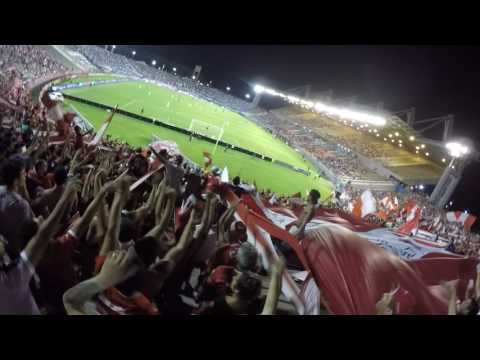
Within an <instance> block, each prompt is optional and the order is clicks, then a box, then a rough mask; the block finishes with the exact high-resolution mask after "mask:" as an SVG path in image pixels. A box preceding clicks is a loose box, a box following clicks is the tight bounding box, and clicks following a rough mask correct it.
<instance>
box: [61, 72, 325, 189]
mask: <svg viewBox="0 0 480 360" xmlns="http://www.w3.org/2000/svg"><path fill="white" fill-rule="evenodd" d="M82 80H87V79H83V78H82ZM64 92H65V93H66V94H70V95H73V96H77V97H80V98H83V99H88V100H91V101H95V102H99V103H102V104H105V105H110V106H114V105H115V104H118V106H119V108H121V109H123V110H126V111H129V112H133V113H137V114H140V111H141V109H142V108H143V109H144V113H143V115H144V116H147V117H152V118H155V119H158V120H161V121H163V122H167V123H169V124H172V125H176V126H179V127H183V128H187V129H188V128H189V126H190V123H191V120H192V119H197V120H200V121H202V122H204V123H209V124H212V125H215V126H218V127H222V126H224V135H223V137H222V140H223V141H225V142H227V143H230V144H233V145H236V146H241V147H243V148H246V149H249V150H252V151H255V152H257V153H260V154H263V155H266V156H269V157H271V158H273V159H277V160H281V161H283V162H286V163H289V164H291V165H294V166H296V167H299V168H302V169H305V170H307V169H308V168H310V171H312V169H314V167H313V165H311V164H310V163H308V162H307V161H305V160H304V159H302V156H301V155H300V154H299V153H298V152H296V151H295V150H294V149H292V148H290V147H289V146H287V145H286V144H284V143H283V142H282V141H280V140H278V139H276V138H275V137H273V136H272V135H271V134H270V133H268V132H267V131H265V130H263V129H262V128H260V127H259V126H257V125H256V124H254V123H253V122H251V121H249V120H247V119H246V118H244V117H243V116H241V115H239V114H237V113H234V112H232V111H229V110H227V109H223V108H222V107H220V106H217V105H215V104H212V103H209V102H206V101H204V100H200V99H196V98H193V97H191V96H188V95H185V94H182V93H179V92H176V91H172V90H170V89H167V88H165V87H160V86H157V85H154V84H149V83H144V82H138V81H131V82H125V83H118V84H110V85H99V86H95V87H88V88H80V89H68V90H65V91H64ZM65 105H66V106H68V105H73V106H74V107H75V109H76V110H77V111H79V112H80V113H81V114H82V115H83V116H84V117H85V118H87V119H88V120H89V121H90V122H91V123H92V125H93V126H94V127H95V128H96V129H98V128H99V127H100V125H101V123H102V122H103V120H104V119H105V118H106V116H107V115H108V113H107V112H106V111H104V110H102V109H99V108H96V107H93V106H90V105H86V104H83V103H79V102H76V101H69V100H66V101H65ZM107 134H110V135H111V136H112V137H116V138H119V139H122V140H125V141H127V142H128V143H129V144H131V145H135V146H145V145H147V144H148V143H150V142H151V140H152V135H156V136H158V137H159V138H161V139H165V140H172V141H175V142H176V143H177V144H178V146H179V148H180V150H181V151H182V153H184V154H185V155H186V156H187V157H189V158H190V159H191V160H193V161H195V162H196V163H198V164H203V155H202V152H203V151H208V152H210V153H211V154H213V150H214V144H211V143H209V142H207V141H203V140H198V139H193V140H192V141H191V142H190V141H189V137H188V136H186V135H184V134H181V133H179V132H176V131H173V130H169V129H166V128H163V127H160V126H155V125H152V124H148V123H144V122H142V121H140V120H136V119H134V118H130V117H126V116H123V115H118V114H117V115H115V117H114V119H113V121H112V124H111V125H110V127H109V129H108V132H107ZM212 157H213V164H214V165H216V166H219V167H221V168H223V167H225V166H227V167H228V171H229V174H230V177H231V178H233V177H234V176H236V175H239V176H240V177H241V178H242V179H243V180H245V181H249V182H253V181H254V180H255V181H256V183H257V185H258V187H259V188H261V189H271V190H272V191H275V192H277V193H280V194H287V195H290V194H293V193H296V192H299V191H300V192H301V193H302V195H305V194H306V192H307V191H309V190H310V189H312V188H315V189H318V190H319V191H320V192H321V194H322V198H326V197H327V196H329V195H330V193H331V190H332V188H331V184H330V182H328V181H327V180H324V179H314V176H313V175H311V176H305V175H303V174H300V173H297V172H294V171H292V170H288V169H286V168H284V167H281V166H279V165H276V164H273V163H269V162H266V161H263V160H261V159H257V158H254V157H251V156H248V155H246V154H243V153H240V152H237V151H234V150H231V149H229V150H228V151H227V152H225V151H224V148H223V147H221V146H219V147H218V148H217V150H216V152H215V153H214V154H213V156H212Z"/></svg>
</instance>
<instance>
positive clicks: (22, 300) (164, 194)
mask: <svg viewBox="0 0 480 360" xmlns="http://www.w3.org/2000/svg"><path fill="white" fill-rule="evenodd" d="M25 110H26V111H25V113H23V114H19V113H13V112H10V111H2V112H1V118H2V127H1V128H0V136H1V139H2V141H1V144H2V148H1V149H0V150H1V151H0V160H1V161H2V168H1V181H2V188H1V190H0V219H1V221H0V234H1V237H0V239H1V241H0V259H1V269H0V272H1V274H2V275H1V280H0V292H1V293H2V296H1V298H2V300H1V301H0V313H22V314H39V313H48V314H57V313H64V312H67V313H69V314H79V313H87V314H111V313H117V314H123V313H126V314H159V313H181V314H270V313H273V312H274V311H275V307H276V303H277V301H278V297H279V292H280V288H279V284H280V278H281V272H282V271H283V268H284V263H283V262H282V260H278V261H276V262H274V263H273V265H272V267H271V269H269V271H270V273H271V274H270V278H271V280H270V286H269V289H268V291H267V293H266V294H264V295H266V296H262V279H263V278H265V277H266V276H267V274H268V273H267V269H264V268H263V267H262V265H261V263H260V261H259V255H258V253H257V251H256V249H255V247H253V246H252V245H250V244H249V243H248V242H247V241H246V227H245V225H244V224H243V223H242V222H240V221H236V220H235V219H234V217H233V215H234V210H235V207H236V205H235V204H233V205H232V204H230V205H229V204H228V203H227V202H225V201H224V200H222V198H221V197H220V196H218V195H216V193H215V192H214V190H215V189H216V187H217V186H218V184H219V177H218V175H220V174H219V173H218V171H217V170H216V169H215V170H214V171H213V172H212V173H210V172H205V173H202V174H198V173H197V172H196V171H193V169H190V168H188V167H187V166H183V158H182V157H181V156H180V155H175V156H170V155H169V154H168V153H167V152H166V151H161V152H160V153H157V154H156V159H155V161H150V160H149V155H151V153H144V152H143V153H142V150H141V149H133V148H131V147H129V146H127V145H125V144H122V143H120V142H118V141H115V140H111V139H107V140H104V141H103V147H104V149H105V148H106V149H109V150H110V151H107V150H99V149H98V147H89V146H88V145H87V143H88V139H90V138H91V137H92V134H83V133H82V132H81V131H80V130H79V128H78V127H73V126H72V125H70V124H69V121H68V120H67V118H65V119H64V120H59V121H60V122H66V123H67V127H64V126H63V124H62V126H61V127H60V128H62V129H63V130H66V131H65V132H64V133H63V134H62V135H63V139H64V140H63V141H64V142H63V143H58V144H55V143H54V144H52V143H51V138H50V140H49V135H48V134H49V133H50V134H51V131H50V130H51V126H56V128H57V130H58V129H59V127H58V124H56V125H55V124H52V125H49V120H47V118H45V116H44V113H43V112H41V111H38V108H34V107H31V108H28V109H25ZM50 136H51V135H50ZM150 151H151V150H150ZM161 165H163V171H158V172H157V173H155V175H153V176H151V178H149V179H148V181H146V182H144V183H142V185H141V186H139V187H138V188H136V189H134V190H133V189H132V190H130V186H131V185H132V183H133V182H135V181H136V180H138V179H139V178H141V177H143V176H144V175H145V174H146V173H147V172H148V171H149V170H150V169H151V168H152V167H153V166H161ZM237 184H239V182H238V181H237ZM239 185H240V184H239ZM235 186H236V185H232V187H233V189H234V190H235V189H236V188H235ZM35 274H38V278H37V279H35V277H36V276H34V275H35ZM195 277H196V279H193V278H195ZM32 279H33V280H34V281H33V282H32V281H31V280H32ZM37 280H38V281H37ZM184 296H185V297H188V298H190V301H193V304H192V303H191V302H188V305H187V304H186V303H185V302H184V301H183V300H182V297H184Z"/></svg>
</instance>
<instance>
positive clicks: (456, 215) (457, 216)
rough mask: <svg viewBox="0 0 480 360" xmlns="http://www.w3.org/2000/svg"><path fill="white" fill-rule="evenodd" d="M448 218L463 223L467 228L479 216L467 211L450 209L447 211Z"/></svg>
mask: <svg viewBox="0 0 480 360" xmlns="http://www.w3.org/2000/svg"><path fill="white" fill-rule="evenodd" d="M447 220H448V221H450V222H457V223H461V224H463V226H464V227H465V229H470V228H471V227H472V225H473V224H474V223H475V221H476V220H477V217H476V216H474V215H471V214H469V213H467V212H462V211H449V212H447Z"/></svg>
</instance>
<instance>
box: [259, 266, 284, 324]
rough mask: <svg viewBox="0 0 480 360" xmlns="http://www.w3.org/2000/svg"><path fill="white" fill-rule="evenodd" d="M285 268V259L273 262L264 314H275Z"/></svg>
mask: <svg viewBox="0 0 480 360" xmlns="http://www.w3.org/2000/svg"><path fill="white" fill-rule="evenodd" d="M284 270H285V260H283V259H282V258H277V259H276V260H275V262H274V263H273V264H272V272H271V275H270V286H269V287H268V293H267V298H266V300H265V305H264V306H263V311H262V315H273V314H275V310H276V309H277V304H278V298H279V297H280V293H281V291H282V275H283V271H284Z"/></svg>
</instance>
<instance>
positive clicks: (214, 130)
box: [188, 119, 225, 154]
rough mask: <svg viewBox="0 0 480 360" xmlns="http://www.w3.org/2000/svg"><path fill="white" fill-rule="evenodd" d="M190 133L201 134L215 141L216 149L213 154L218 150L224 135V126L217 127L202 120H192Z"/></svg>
mask: <svg viewBox="0 0 480 360" xmlns="http://www.w3.org/2000/svg"><path fill="white" fill-rule="evenodd" d="M224 125H225V124H224ZM188 131H190V132H191V133H196V134H200V135H202V136H205V137H207V138H210V139H212V140H215V147H214V148H213V154H215V151H216V150H217V146H218V142H219V141H220V140H221V139H222V136H223V133H224V126H222V127H220V126H216V125H212V124H209V123H206V122H203V121H201V120H197V119H192V121H191V122H190V127H189V128H188Z"/></svg>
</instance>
